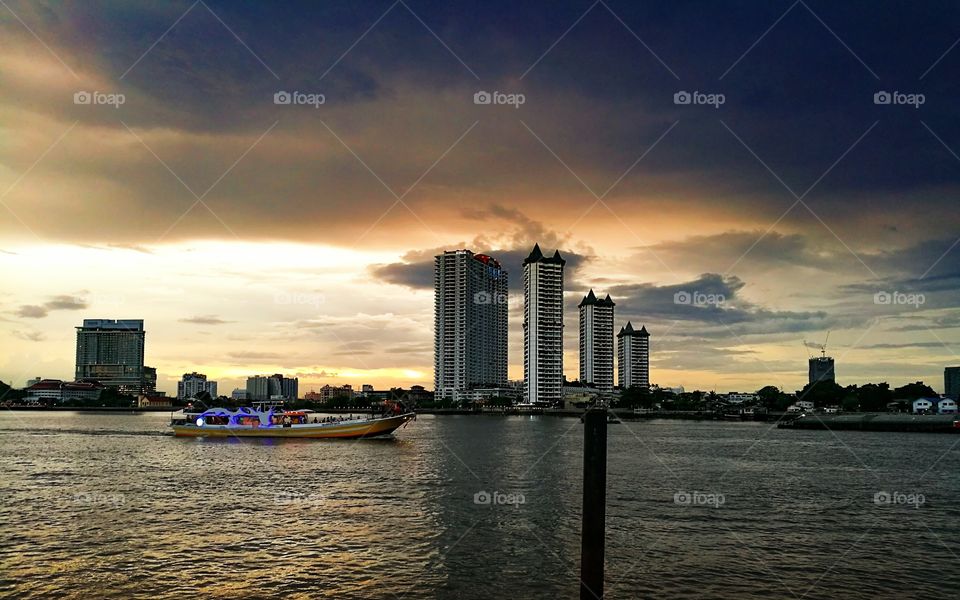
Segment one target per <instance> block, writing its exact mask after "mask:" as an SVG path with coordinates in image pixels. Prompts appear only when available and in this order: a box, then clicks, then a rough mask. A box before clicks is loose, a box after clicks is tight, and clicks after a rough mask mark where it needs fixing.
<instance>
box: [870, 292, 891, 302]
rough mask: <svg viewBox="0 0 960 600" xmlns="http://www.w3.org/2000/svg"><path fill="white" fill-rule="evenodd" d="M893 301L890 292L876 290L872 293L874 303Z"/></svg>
mask: <svg viewBox="0 0 960 600" xmlns="http://www.w3.org/2000/svg"><path fill="white" fill-rule="evenodd" d="M891 302H893V294H891V293H890V292H877V293H876V294H874V295H873V303H874V304H890V303H891Z"/></svg>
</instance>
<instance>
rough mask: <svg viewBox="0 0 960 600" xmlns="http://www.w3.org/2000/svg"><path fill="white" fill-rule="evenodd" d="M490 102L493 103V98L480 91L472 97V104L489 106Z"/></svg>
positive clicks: (487, 93) (488, 93)
mask: <svg viewBox="0 0 960 600" xmlns="http://www.w3.org/2000/svg"><path fill="white" fill-rule="evenodd" d="M491 102H493V96H491V95H490V92H484V91H483V90H481V91H479V92H477V93H476V94H474V95H473V103H474V104H490V103H491Z"/></svg>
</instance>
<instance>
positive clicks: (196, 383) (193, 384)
mask: <svg viewBox="0 0 960 600" xmlns="http://www.w3.org/2000/svg"><path fill="white" fill-rule="evenodd" d="M200 392H207V393H208V394H210V397H211V398H216V397H217V382H216V381H212V380H208V379H207V376H206V375H204V374H203V373H196V372H194V373H184V374H183V378H182V379H181V380H180V381H178V382H177V399H179V400H186V399H187V398H193V397H195V396H196V395H197V394H199V393H200Z"/></svg>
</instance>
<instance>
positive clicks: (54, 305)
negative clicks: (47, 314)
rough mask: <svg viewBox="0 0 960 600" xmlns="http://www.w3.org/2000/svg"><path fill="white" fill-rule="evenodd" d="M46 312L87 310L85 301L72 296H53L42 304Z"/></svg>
mask: <svg viewBox="0 0 960 600" xmlns="http://www.w3.org/2000/svg"><path fill="white" fill-rule="evenodd" d="M43 306H44V308H46V309H47V310H83V309H85V308H87V306H88V304H87V301H86V300H84V299H83V298H77V297H74V296H54V297H53V298H52V299H50V300H49V301H48V302H45V303H44V305H43Z"/></svg>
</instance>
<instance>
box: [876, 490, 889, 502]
mask: <svg viewBox="0 0 960 600" xmlns="http://www.w3.org/2000/svg"><path fill="white" fill-rule="evenodd" d="M891 500H892V498H891V496H890V492H877V493H876V494H874V495H873V502H874V504H890V502H891Z"/></svg>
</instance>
